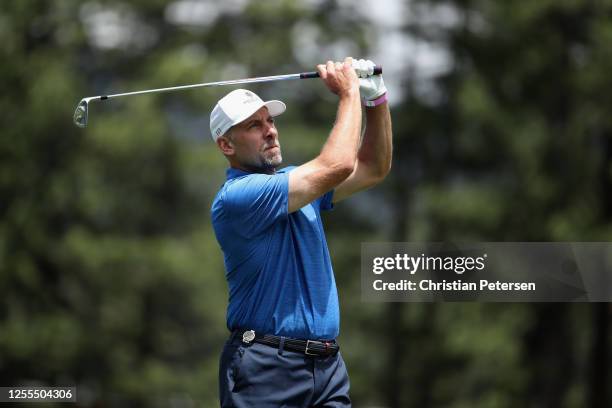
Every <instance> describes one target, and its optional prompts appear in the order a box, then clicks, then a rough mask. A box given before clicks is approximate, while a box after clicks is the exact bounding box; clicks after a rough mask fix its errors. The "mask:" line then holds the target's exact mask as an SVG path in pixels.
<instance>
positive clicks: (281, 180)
mask: <svg viewBox="0 0 612 408" xmlns="http://www.w3.org/2000/svg"><path fill="white" fill-rule="evenodd" d="M224 204H225V208H226V209H227V212H228V215H229V216H230V217H231V219H232V221H233V222H234V225H236V227H237V229H238V231H240V233H241V234H243V235H244V236H246V237H254V236H256V235H258V234H259V233H261V232H262V231H264V230H266V229H267V228H268V227H270V225H272V224H273V223H274V222H275V221H277V220H279V219H281V218H284V217H287V214H288V209H289V175H288V173H279V174H274V175H268V174H251V175H248V176H246V177H242V178H240V179H238V180H236V181H234V182H233V183H231V185H229V186H228V188H227V190H226V193H225V197H224Z"/></svg>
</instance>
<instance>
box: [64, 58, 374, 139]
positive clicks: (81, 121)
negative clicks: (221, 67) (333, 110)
mask: <svg viewBox="0 0 612 408" xmlns="http://www.w3.org/2000/svg"><path fill="white" fill-rule="evenodd" d="M380 74H382V67H381V66H379V65H377V66H375V67H374V73H373V75H380ZM318 77H319V73H318V72H316V71H313V72H302V73H300V74H288V75H273V76H265V77H255V78H245V79H233V80H229V81H219V82H207V83H202V84H192V85H182V86H173V87H169V88H158V89H147V90H144V91H134V92H125V93H118V94H113V95H100V96H88V97H86V98H83V99H81V101H80V102H79V104H78V105H77V107H76V109H75V111H74V124H75V125H77V126H78V127H81V128H84V127H86V126H87V117H88V112H89V103H90V102H93V101H105V100H108V99H112V98H118V97H120V96H131V95H143V94H149V93H158V92H172V91H180V90H183V89H191V88H203V87H208V86H224V85H239V84H253V83H257V82H272V81H287V80H290V79H308V78H318Z"/></svg>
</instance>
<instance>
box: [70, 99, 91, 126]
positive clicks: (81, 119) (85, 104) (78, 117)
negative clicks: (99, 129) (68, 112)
mask: <svg viewBox="0 0 612 408" xmlns="http://www.w3.org/2000/svg"><path fill="white" fill-rule="evenodd" d="M88 108H89V98H83V99H81V102H79V104H78V105H77V107H76V109H75V110H74V124H75V125H77V126H78V127H81V128H84V127H86V126H87V113H88Z"/></svg>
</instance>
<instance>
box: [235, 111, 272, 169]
mask: <svg viewBox="0 0 612 408" xmlns="http://www.w3.org/2000/svg"><path fill="white" fill-rule="evenodd" d="M230 132H231V134H230V135H229V140H230V142H231V144H232V145H233V147H234V155H233V160H234V161H235V162H236V164H238V165H239V166H240V167H243V168H245V169H248V170H255V171H262V170H263V171H264V172H270V171H271V170H272V171H273V170H275V169H276V167H278V166H280V164H281V163H282V161H283V158H282V156H281V149H280V143H279V141H278V131H277V130H276V127H275V126H274V119H273V118H272V116H270V113H269V112H268V108H266V107H265V106H264V107H262V108H260V109H259V110H258V111H257V112H255V113H254V114H252V115H251V116H250V117H249V118H247V119H246V120H244V121H242V122H240V123H239V124H237V125H235V126H234V127H232V129H231V130H230Z"/></svg>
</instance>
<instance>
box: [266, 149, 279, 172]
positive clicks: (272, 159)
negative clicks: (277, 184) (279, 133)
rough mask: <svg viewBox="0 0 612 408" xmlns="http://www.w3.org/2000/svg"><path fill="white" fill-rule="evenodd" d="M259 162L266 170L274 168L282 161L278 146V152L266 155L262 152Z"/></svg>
mask: <svg viewBox="0 0 612 408" xmlns="http://www.w3.org/2000/svg"><path fill="white" fill-rule="evenodd" d="M261 163H262V167H263V168H264V169H265V170H267V171H269V170H276V168H277V167H278V166H280V165H281V164H282V163H283V156H282V155H281V152H280V147H279V152H278V153H274V154H272V155H270V156H266V154H265V152H264V154H263V155H262V156H261Z"/></svg>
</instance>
